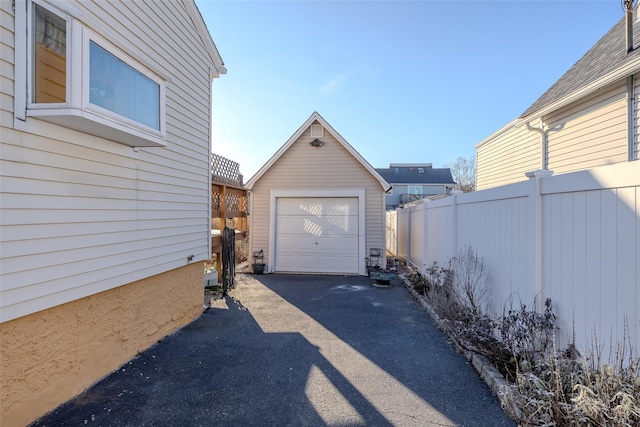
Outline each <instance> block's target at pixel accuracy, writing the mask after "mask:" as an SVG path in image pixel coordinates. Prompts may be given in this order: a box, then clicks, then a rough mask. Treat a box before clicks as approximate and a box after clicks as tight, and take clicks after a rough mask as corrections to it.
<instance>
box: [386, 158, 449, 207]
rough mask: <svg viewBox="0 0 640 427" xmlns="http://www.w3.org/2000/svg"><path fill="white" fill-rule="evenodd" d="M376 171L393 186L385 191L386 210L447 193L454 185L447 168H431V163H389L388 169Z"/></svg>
mask: <svg viewBox="0 0 640 427" xmlns="http://www.w3.org/2000/svg"><path fill="white" fill-rule="evenodd" d="M376 171H378V173H379V174H380V175H382V176H383V177H384V178H385V179H386V180H387V181H388V182H389V183H391V185H392V186H393V189H392V190H391V191H390V192H388V193H387V200H386V205H387V206H386V209H387V210H393V209H396V208H397V207H398V206H402V205H403V204H405V203H409V202H413V201H416V200H419V199H423V198H425V197H429V196H435V195H439V194H449V192H450V191H451V190H452V189H453V187H455V185H456V183H455V181H454V180H453V177H452V176H451V170H450V169H449V168H433V166H432V165H431V163H391V164H390V165H389V168H388V169H387V168H384V169H382V168H376Z"/></svg>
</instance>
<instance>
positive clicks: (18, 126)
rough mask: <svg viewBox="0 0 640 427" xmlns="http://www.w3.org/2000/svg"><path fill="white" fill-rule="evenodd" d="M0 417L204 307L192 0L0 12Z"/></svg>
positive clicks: (34, 3)
mask: <svg viewBox="0 0 640 427" xmlns="http://www.w3.org/2000/svg"><path fill="white" fill-rule="evenodd" d="M0 15H1V17H2V19H1V20H0V25H1V27H2V28H1V30H2V59H1V62H2V64H1V67H0V73H1V77H2V87H1V92H0V100H1V103H0V125H1V132H0V134H1V140H0V152H1V156H0V197H1V199H0V200H1V210H0V215H1V226H0V239H1V240H0V244H1V247H0V249H1V250H0V252H1V261H2V270H1V271H0V283H1V287H0V311H1V314H0V340H1V344H0V401H1V403H0V420H1V421H0V423H1V424H2V425H6V426H18V425H25V424H28V423H30V422H32V421H34V420H35V419H36V418H38V417H39V416H41V415H43V414H45V413H46V412H48V411H50V410H52V409H54V408H55V407H56V406H58V405H59V404H61V403H63V402H65V401H67V400H68V399H70V398H71V397H73V396H74V395H76V394H78V393H80V392H82V391H83V390H85V389H86V388H87V387H89V386H90V385H92V384H93V383H94V382H96V381H97V380H99V379H100V378H102V377H104V376H105V375H107V374H109V373H110V372H112V371H113V370H115V369H117V368H118V367H119V366H121V365H122V364H123V363H126V362H127V361H128V360H130V359H131V358H132V357H134V356H135V355H136V354H137V353H138V352H140V351H142V350H144V349H146V348H148V347H149V346H151V345H153V344H154V343H155V342H157V341H158V340H159V339H161V338H163V337H164V336H166V335H167V334H169V333H171V332H173V331H175V330H176V329H177V328H179V327H181V326H183V325H185V324H187V323H189V322H190V321H192V320H193V319H194V318H196V317H198V316H199V315H200V314H201V313H202V295H203V293H202V292H203V289H202V286H203V273H204V272H203V262H202V261H203V260H205V259H209V258H210V256H211V247H210V245H211V241H210V229H211V219H210V217H211V215H210V210H211V208H210V206H211V197H210V190H211V182H210V156H211V143H210V140H211V131H210V128H211V100H212V92H211V82H212V78H214V77H218V75H219V74H222V73H225V72H226V70H225V69H224V66H223V62H222V59H221V58H220V55H219V53H218V51H217V50H216V47H215V45H214V43H213V40H212V39H211V36H210V35H209V33H208V31H207V29H206V26H205V23H204V21H203V20H202V17H201V16H200V13H199V11H198V9H197V7H196V5H195V3H194V2H193V1H192V0H176V1H161V2H159V1H152V0H146V1H143V0H138V1H127V2H124V1H123V2H115V1H114V2H112V1H88V0H77V1H64V2H63V1H46V0H22V1H20V0H17V1H15V2H11V1H2V2H0Z"/></svg>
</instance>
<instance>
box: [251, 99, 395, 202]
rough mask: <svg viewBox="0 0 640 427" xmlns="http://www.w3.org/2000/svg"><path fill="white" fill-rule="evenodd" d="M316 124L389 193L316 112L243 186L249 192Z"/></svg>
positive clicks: (363, 161)
mask: <svg viewBox="0 0 640 427" xmlns="http://www.w3.org/2000/svg"><path fill="white" fill-rule="evenodd" d="M316 121H317V122H318V123H320V124H321V125H322V127H324V128H325V130H326V131H328V132H329V133H330V134H331V135H332V136H333V137H334V138H335V139H336V140H338V142H339V143H340V144H342V146H343V147H344V148H345V149H346V150H347V151H348V152H349V153H351V155H352V156H353V157H355V159H356V160H357V161H358V162H359V163H360V164H361V165H362V166H363V167H364V168H365V169H366V170H368V171H369V173H371V175H373V177H374V178H375V179H376V180H378V182H379V183H380V185H381V186H382V189H383V190H384V191H385V193H386V192H387V191H389V190H390V189H391V185H390V184H389V183H388V182H387V180H386V179H384V178H383V177H382V176H381V175H380V174H379V173H378V172H377V171H376V170H375V169H374V168H373V167H372V166H371V165H370V164H369V162H367V161H366V160H365V159H364V158H363V157H362V156H361V155H360V153H358V152H357V151H356V150H355V149H354V148H353V147H352V146H351V145H350V144H349V143H348V142H347V141H346V140H345V139H344V138H343V137H342V136H341V135H340V134H339V133H338V132H336V130H335V129H334V128H333V127H332V126H331V125H330V124H329V123H328V122H327V121H326V120H325V119H324V118H322V116H321V115H320V114H318V113H317V112H315V111H314V112H313V114H311V116H310V117H309V118H308V119H307V120H306V121H305V122H304V123H303V124H302V126H300V128H299V129H298V130H297V131H296V132H295V133H294V134H293V135H292V136H291V138H289V139H288V140H287V142H285V143H284V145H283V146H282V147H280V149H279V150H278V151H277V152H276V153H275V154H274V155H273V156H271V158H270V159H269V160H268V161H267V163H265V164H264V165H263V166H262V167H261V168H260V169H259V170H258V172H256V173H255V175H253V176H252V177H251V179H250V180H249V181H248V182H247V184H246V185H245V188H248V189H249V190H251V188H253V185H254V184H255V183H256V181H258V180H259V179H260V178H261V177H262V175H264V174H265V173H266V172H267V171H268V170H269V168H271V166H273V164H274V163H275V162H277V161H278V159H279V158H280V157H281V156H282V155H283V154H284V153H285V152H286V151H287V150H288V149H289V147H291V146H292V145H293V143H294V142H296V141H297V140H298V138H300V136H301V135H302V134H303V133H304V131H306V130H307V129H308V128H309V127H310V126H311V125H312V124H313V123H314V122H316Z"/></svg>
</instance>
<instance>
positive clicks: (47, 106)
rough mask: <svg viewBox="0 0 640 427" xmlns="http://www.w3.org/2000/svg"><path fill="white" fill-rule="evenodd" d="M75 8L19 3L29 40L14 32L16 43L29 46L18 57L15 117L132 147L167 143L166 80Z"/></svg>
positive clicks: (33, 0) (41, 0) (32, 0)
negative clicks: (45, 123) (22, 54)
mask: <svg viewBox="0 0 640 427" xmlns="http://www.w3.org/2000/svg"><path fill="white" fill-rule="evenodd" d="M59 7H65V8H66V9H65V10H62V9H60V8H59ZM72 7H73V6H71V5H70V4H69V3H68V2H63V3H54V2H48V1H45V0H26V1H23V2H17V4H16V25H17V26H18V25H19V24H20V23H22V24H23V25H24V26H25V27H26V32H25V33H24V34H26V36H25V37H26V40H19V39H20V37H21V36H19V34H23V33H20V32H19V31H16V38H17V40H16V44H17V45H18V43H20V42H21V41H22V42H24V43H25V48H26V49H25V51H26V52H27V53H26V58H24V61H20V60H19V58H16V77H17V78H16V117H17V118H18V119H19V120H23V121H27V120H30V118H38V119H40V120H46V121H49V122H53V123H57V124H59V125H62V126H65V127H68V128H71V129H75V130H79V131H81V132H84V133H89V134H92V135H96V136H99V137H103V138H107V139H111V140H114V141H116V142H120V143H123V144H126V145H131V146H165V145H166V129H165V127H166V124H165V111H166V99H165V97H166V84H167V80H168V79H166V78H163V77H162V76H161V75H160V73H158V72H157V71H154V70H152V69H151V66H149V65H148V64H145V63H143V61H142V60H141V59H140V58H139V55H136V52H135V51H134V49H133V48H131V47H128V46H124V43H122V42H118V41H116V40H114V38H113V37H110V36H109V35H108V34H107V33H106V32H101V31H99V29H97V28H98V24H95V23H89V24H88V23H86V22H84V21H81V20H80V19H79V18H78V16H82V13H81V12H78V11H76V10H71V9H69V8H72ZM21 64H24V65H23V66H21ZM21 68H23V69H21ZM21 73H23V74H21ZM18 75H24V78H22V79H21V78H20V77H18ZM23 83H24V84H23ZM23 88H24V89H23ZM25 89H26V92H23V90H25Z"/></svg>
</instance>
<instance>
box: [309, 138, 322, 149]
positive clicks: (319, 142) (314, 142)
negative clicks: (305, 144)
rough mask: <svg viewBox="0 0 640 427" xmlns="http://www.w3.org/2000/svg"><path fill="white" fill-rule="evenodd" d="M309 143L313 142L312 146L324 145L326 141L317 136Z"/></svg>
mask: <svg viewBox="0 0 640 427" xmlns="http://www.w3.org/2000/svg"><path fill="white" fill-rule="evenodd" d="M309 144H311V146H313V147H322V146H323V145H324V142H322V141H320V140H319V139H318V138H316V139H314V140H313V141H311V142H310V143H309Z"/></svg>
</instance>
